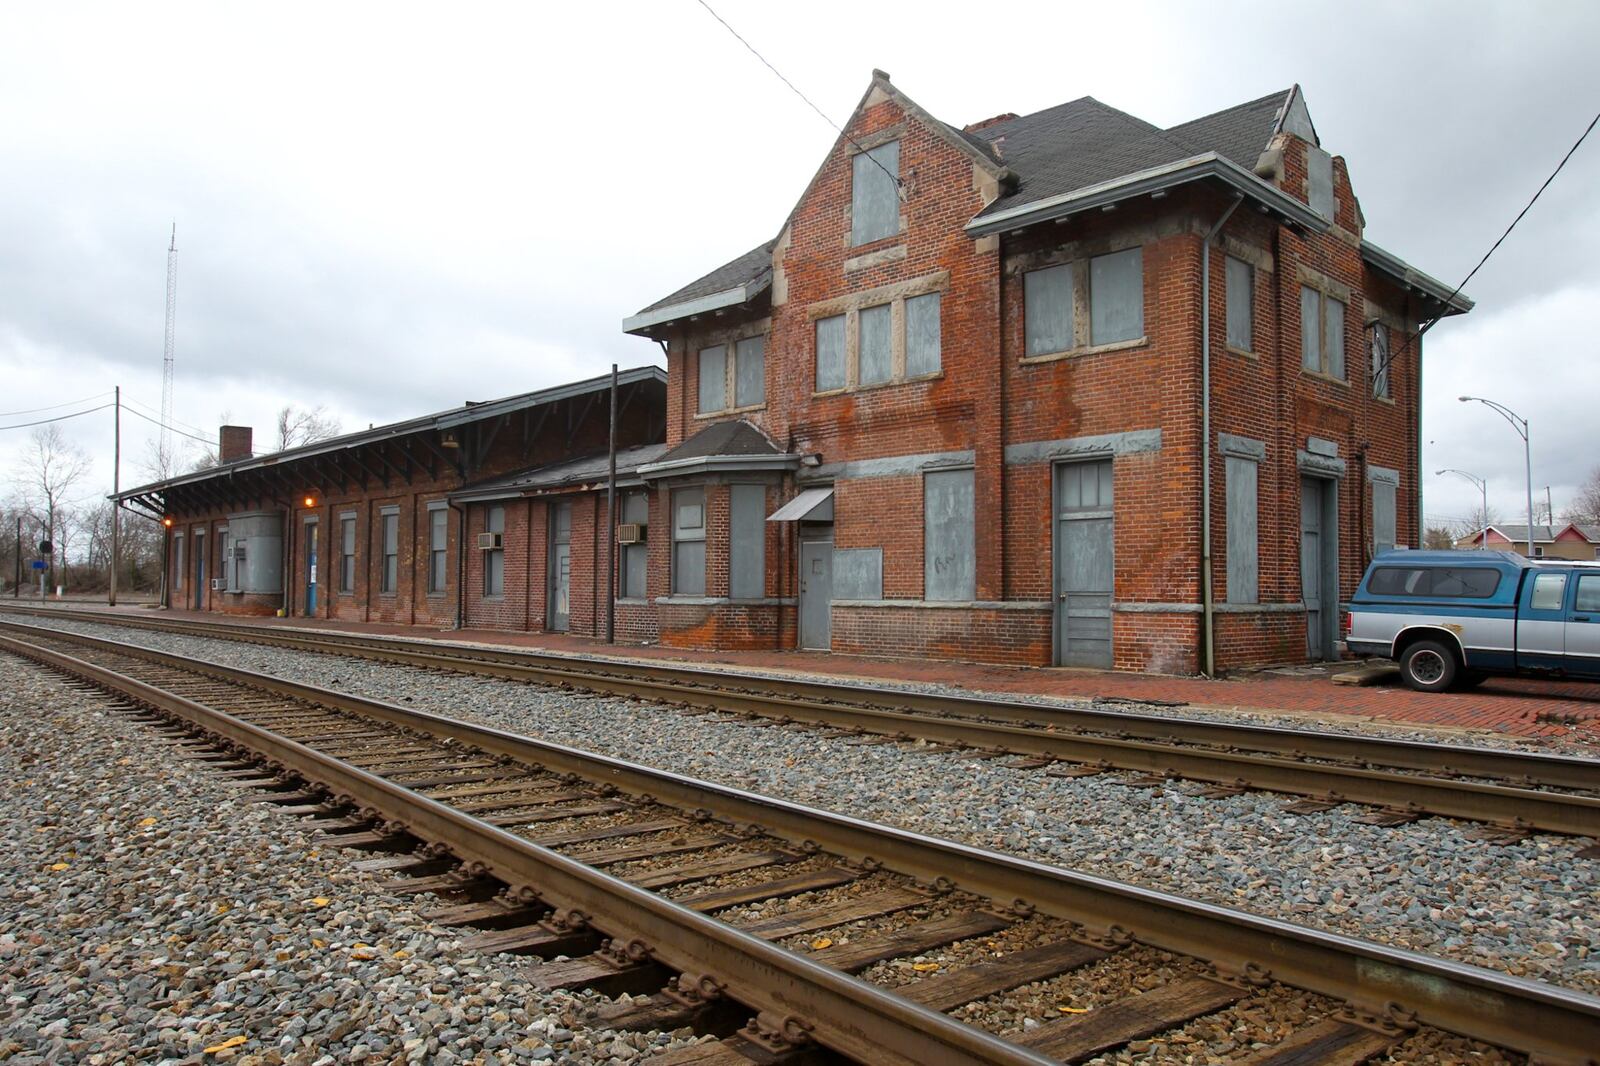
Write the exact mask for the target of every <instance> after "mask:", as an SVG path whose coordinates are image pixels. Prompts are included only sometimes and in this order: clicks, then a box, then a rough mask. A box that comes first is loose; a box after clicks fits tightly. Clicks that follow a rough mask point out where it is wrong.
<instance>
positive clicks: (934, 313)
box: [906, 292, 940, 378]
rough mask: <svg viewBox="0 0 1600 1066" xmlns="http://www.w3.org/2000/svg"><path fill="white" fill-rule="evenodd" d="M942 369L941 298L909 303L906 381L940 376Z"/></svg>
mask: <svg viewBox="0 0 1600 1066" xmlns="http://www.w3.org/2000/svg"><path fill="white" fill-rule="evenodd" d="M939 368H940V326H939V294H938V293H936V292H930V293H925V294H924V295H922V296H913V297H912V298H911V299H909V300H907V301H906V377H908V378H915V377H921V376H922V375H924V374H937V373H938V372H939Z"/></svg>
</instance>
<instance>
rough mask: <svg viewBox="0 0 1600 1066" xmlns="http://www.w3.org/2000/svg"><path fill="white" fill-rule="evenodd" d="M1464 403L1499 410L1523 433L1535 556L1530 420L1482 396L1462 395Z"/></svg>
mask: <svg viewBox="0 0 1600 1066" xmlns="http://www.w3.org/2000/svg"><path fill="white" fill-rule="evenodd" d="M1460 399H1461V402H1462V403H1467V402H1468V401H1474V402H1477V403H1481V404H1483V405H1484V406H1485V407H1487V408H1489V409H1490V410H1493V411H1497V412H1499V414H1500V417H1501V418H1504V419H1505V420H1506V421H1507V422H1510V423H1511V428H1512V429H1514V430H1516V431H1517V432H1518V433H1519V434H1521V435H1522V462H1523V467H1524V470H1525V471H1526V473H1527V475H1528V558H1529V559H1532V558H1533V447H1532V445H1530V444H1529V442H1528V420H1527V419H1526V418H1523V417H1522V416H1521V415H1519V414H1517V413H1516V412H1515V411H1513V410H1511V408H1509V407H1507V406H1506V405H1505V404H1503V403H1496V402H1495V401H1493V400H1485V399H1484V398H1483V397H1482V396H1462V397H1461V398H1460Z"/></svg>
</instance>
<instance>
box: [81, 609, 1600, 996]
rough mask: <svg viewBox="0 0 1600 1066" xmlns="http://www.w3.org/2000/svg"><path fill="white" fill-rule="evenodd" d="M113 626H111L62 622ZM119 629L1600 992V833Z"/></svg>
mask: <svg viewBox="0 0 1600 1066" xmlns="http://www.w3.org/2000/svg"><path fill="white" fill-rule="evenodd" d="M52 624H54V625H58V626H61V627H62V628H69V629H80V630H82V631H85V632H92V633H94V634H95V635H105V634H106V627H103V626H92V627H91V626H85V625H80V624H77V623H65V622H59V621H53V622H52ZM114 632H115V635H116V636H117V638H118V639H122V640H126V641H128V642H130V643H134V644H139V645H145V646H149V647H154V648H160V649H163V650H167V651H173V652H178V653H181V654H186V655H192V656H196V657H200V658H212V659H218V660H222V661H226V662H228V663H230V664H232V665H236V666H240V667H243V668H246V669H254V670H261V671H264V672H268V673H273V674H279V675H283V676H286V677H292V678H294V679H296V680H300V681H304V682H306V683H309V684H314V685H321V686H324V687H328V688H332V689H336V690H340V691H345V692H351V693H355V694H360V695H366V696H370V697H373V698H377V699H385V700H390V701H393V702H397V703H401V704H403V705H407V706H413V707H417V708H420V709H425V710H431V711H436V712H439V713H443V714H449V715H454V716H458V717H462V718H467V719H471V720H475V721H480V722H485V723H489V724H493V725H496V726H500V727H502V728H507V729H512V730H515V731H519V732H524V733H528V734H530V735H533V736H536V737H538V738H540V739H544V740H548V741H553V742H557V743H564V744H572V745H574V746H577V747H582V748H585V749H588V750H593V751H597V752H602V753H605V754H609V755H614V756H618V757H621V758H626V759H631V760H635V761H638V762H643V763H648V764H650V765H653V766H659V767H662V768H664V769H668V770H672V771H676V772H680V773H686V774H692V775H695V776H698V777H702V778H706V779H708V780H711V781H716V782H721V783H725V784H730V785H735V786H738V787H742V788H749V789H752V790H755V791H759V792H764V793H767V794H771V795H776V796H781V797H784V798H786V799H790V800H794V801H796V802H801V803H807V804H812V805H815V806H819V807H824V808H827V809H830V810H836V811H840V812H842V813H846V814H849V815H853V816H856V817H862V818H868V819H872V820H875V821H880V822H884V823H887V824H891V825H898V826H901V827H904V828H907V829H911V830H914V831H917V832H923V833H929V834H932V835H937V836H942V837H947V838H951V839H955V840H961V841H964V842H967V843H970V844H974V845H977V846H981V847H988V848H994V849H996V850H1000V851H1004V852H1008V853H1011V854H1016V855H1022V856H1026V857H1029V858H1033V859H1037V860H1039V861H1044V862H1050V863H1056V864H1060V865H1062V866H1066V867H1071V868H1073V869H1076V870H1080V871H1083V872H1086V873H1091V874H1096V875H1100V876H1105V877H1111V878H1116V879H1118V880H1122V881H1127V882H1131V883H1134V884H1139V885H1144V886H1148V887H1152V888H1156V889H1161V890H1165V891H1170V892H1176V893H1180V894H1182V895H1187V896H1192V897H1195V898H1200V899H1205V900H1209V901H1212V902H1216V903H1221V904H1225V905H1230V906H1235V907H1240V908H1242V909H1245V910H1249V911H1252V912H1254V913H1258V914H1263V915H1266V916H1270V917H1276V918H1283V919H1286V920H1289V921H1293V922H1297V923H1300V924H1304V925H1309V926H1313V927H1316V928H1322V929H1327V930H1330V931H1334V932H1341V933H1346V934H1349V935H1353V936H1359V937H1365V938H1368V939H1372V940H1376V941H1379V942H1382V943H1387V944H1391V945H1395V946H1399V947H1405V948H1411V949H1414V950H1418V951H1423V952H1426V953H1429V954H1434V955H1440V956H1444V957H1448V958H1453V959H1456V960H1459V961H1462V962H1467V963H1471V964H1475V965H1482V966H1487V967H1491V968H1494V969H1498V970H1502V971H1505V972H1509V973H1513V974H1518V975H1521V976H1528V977H1536V978H1540V979H1543V980H1547V981H1550V982H1552V983H1556V984H1560V985H1564V986H1567V987H1571V988H1577V989H1581V990H1584V991H1589V992H1600V956H1597V954H1596V951H1595V947H1594V945H1595V944H1596V943H1600V919H1597V917H1596V915H1597V914H1600V908H1597V907H1596V904H1597V903H1600V870H1597V864H1596V863H1594V862H1593V861H1592V860H1584V859H1579V858H1577V857H1576V853H1577V851H1578V850H1579V849H1580V848H1582V847H1584V846H1585V845H1586V844H1587V843H1588V842H1587V841H1583V840H1574V839H1570V838H1565V837H1558V836H1551V835H1536V836H1532V837H1529V838H1527V839H1525V840H1523V841H1521V842H1519V843H1516V844H1510V845H1500V844H1489V843H1485V842H1481V841H1475V840H1471V839H1468V838H1467V837H1466V836H1465V835H1464V833H1463V830H1464V829H1465V828H1467V826H1466V825H1465V824H1464V823H1459V822H1454V821H1451V820H1447V819H1438V818H1428V819H1423V820H1421V821H1418V822H1415V823H1412V824H1410V825H1404V826H1399V827H1394V828H1381V827H1376V826H1369V825H1363V824H1361V823H1359V822H1357V821H1355V820H1354V816H1355V815H1357V814H1360V813H1362V810H1361V808H1357V807H1352V806H1342V807H1337V808H1334V809H1333V810H1330V811H1327V812H1324V813H1320V814H1314V815H1308V816H1296V815H1290V814H1286V813H1284V812H1283V810H1282V808H1283V806H1284V804H1285V802H1286V801H1285V800H1284V799H1283V798H1281V797H1274V796H1271V795H1267V794H1262V793H1246V794H1243V795H1238V796H1233V797H1228V798H1223V799H1202V798H1196V797H1192V796H1189V795H1187V794H1185V792H1184V791H1183V788H1182V786H1174V787H1158V788H1133V787H1129V786H1127V785H1126V784H1125V783H1123V782H1125V781H1127V780H1128V779H1130V777H1131V775H1125V774H1104V775H1100V776H1097V777H1088V778H1077V779H1066V778H1052V777H1047V776H1045V775H1044V773H1043V772H1042V771H1038V770H1017V769H1012V768H1010V767H1007V766H1005V765H1003V763H1002V762H1000V761H998V760H989V761H973V760H967V759H962V758H961V757H960V756H959V755H954V754H934V753H930V752H927V751H922V750H918V746H917V745H895V744H880V745H865V746H863V745H851V744H848V743H846V742H844V741H841V740H829V739H827V738H824V737H822V736H821V735H820V734H818V733H816V732H795V731H790V730H786V729H781V728H775V727H772V726H768V725H761V724H751V723H748V722H743V721H738V720H734V719H731V718H729V717H728V716H724V715H715V714H710V715H690V714H686V713H683V712H680V711H677V710H674V709H672V708H667V707H661V706H655V705H646V704H641V703H635V702H630V701H625V700H619V699H613V698H608V697H599V696H589V695H584V694H576V693H572V692H563V691H559V690H555V689H549V688H544V687H539V686H532V685H525V684H521V683H516V682H507V681H500V680H495V679H490V678H476V677H468V676H463V675H459V674H448V673H441V672H423V671H418V670H415V669H410V668H405V667H396V666H386V665H382V664H378V663H373V662H369V661H365V660H358V659H346V658H340V657H334V656H326V655H319V654H313V653H304V652H295V651H289V650H283V649H273V648H265V647H259V646H251V645H246V644H241V643H239V642H234V641H220V640H211V639H204V638H195V637H183V636H173V635H169V634H161V633H154V632H147V631H139V630H126V629H116V630H115V631H114Z"/></svg>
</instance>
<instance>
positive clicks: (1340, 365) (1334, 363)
mask: <svg viewBox="0 0 1600 1066" xmlns="http://www.w3.org/2000/svg"><path fill="white" fill-rule="evenodd" d="M1322 315H1323V320H1322V326H1323V332H1322V350H1323V356H1324V358H1325V360H1326V364H1327V365H1326V366H1325V367H1324V369H1325V370H1326V371H1327V372H1328V373H1329V374H1330V375H1332V376H1333V377H1336V378H1338V379H1339V380H1340V381H1343V380H1344V304H1342V303H1340V302H1339V301H1338V300H1335V299H1334V298H1333V297H1331V296H1330V297H1328V298H1327V299H1325V300H1323V301H1322Z"/></svg>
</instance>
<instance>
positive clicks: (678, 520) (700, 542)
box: [672, 489, 706, 596]
mask: <svg viewBox="0 0 1600 1066" xmlns="http://www.w3.org/2000/svg"><path fill="white" fill-rule="evenodd" d="M672 591H673V593H674V594H675V595H678V596H704V595H705V594H706V492H705V489H678V490H677V491H675V492H674V493H673V494H672Z"/></svg>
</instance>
